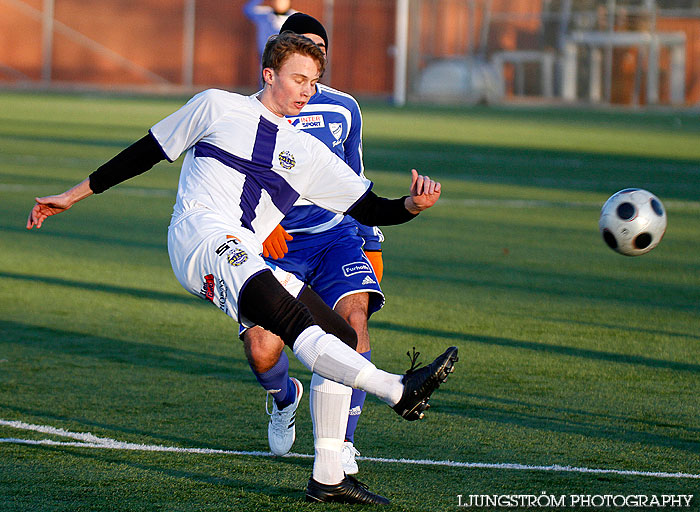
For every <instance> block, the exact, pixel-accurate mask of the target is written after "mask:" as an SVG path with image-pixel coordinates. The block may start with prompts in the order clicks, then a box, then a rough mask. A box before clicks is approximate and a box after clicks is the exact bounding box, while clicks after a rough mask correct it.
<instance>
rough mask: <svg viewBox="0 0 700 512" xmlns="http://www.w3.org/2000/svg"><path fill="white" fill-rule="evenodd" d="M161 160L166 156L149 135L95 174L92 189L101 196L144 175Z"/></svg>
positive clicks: (101, 167)
mask: <svg viewBox="0 0 700 512" xmlns="http://www.w3.org/2000/svg"><path fill="white" fill-rule="evenodd" d="M161 160H165V154H163V150H162V149H161V147H160V144H158V141H157V140H156V139H155V137H153V135H151V134H150V133H149V134H148V135H146V136H145V137H144V138H142V139H140V140H138V141H136V142H134V143H133V144H132V145H131V146H129V147H128V148H126V149H125V150H124V151H122V152H121V153H119V154H118V155H117V156H115V157H114V158H112V159H111V160H110V161H109V162H107V163H105V164H103V165H101V166H100V167H99V168H98V169H97V170H96V171H95V172H93V173H92V174H91V175H90V188H91V189H92V191H93V192H94V193H95V194H101V193H102V192H104V191H105V190H107V189H108V188H110V187H113V186H114V185H118V184H119V183H121V182H122V181H126V180H128V179H129V178H133V177H134V176H138V175H139V174H143V173H144V172H146V171H147V170H149V169H150V168H151V167H153V166H154V165H156V164H157V163H158V162H160V161H161Z"/></svg>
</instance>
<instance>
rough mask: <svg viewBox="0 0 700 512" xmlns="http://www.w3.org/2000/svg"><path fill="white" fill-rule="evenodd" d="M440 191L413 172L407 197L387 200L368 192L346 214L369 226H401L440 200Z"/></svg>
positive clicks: (426, 179)
mask: <svg viewBox="0 0 700 512" xmlns="http://www.w3.org/2000/svg"><path fill="white" fill-rule="evenodd" d="M441 189H442V187H441V186H440V183H438V182H436V181H433V180H431V179H430V178H429V177H427V176H421V175H420V174H418V172H417V171H416V170H415V169H412V170H411V188H410V195H408V196H404V197H402V198H400V199H386V198H383V197H378V196H377V195H376V194H374V193H373V192H371V191H370V192H369V193H367V194H366V195H365V196H364V197H363V198H362V199H361V200H360V201H358V202H357V203H356V204H355V205H354V206H353V207H352V208H350V209H349V210H348V211H347V215H350V216H351V217H353V218H354V219H357V220H358V221H359V222H361V223H362V224H365V225H368V226H392V225H395V224H403V223H404V222H408V221H409V220H411V219H413V218H414V217H415V216H416V215H418V214H419V213H420V212H422V211H423V210H425V209H426V208H430V207H431V206H433V205H434V204H435V203H436V202H437V200H438V199H439V198H440V192H441Z"/></svg>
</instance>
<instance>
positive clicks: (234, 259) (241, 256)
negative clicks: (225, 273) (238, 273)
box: [226, 249, 248, 267]
mask: <svg viewBox="0 0 700 512" xmlns="http://www.w3.org/2000/svg"><path fill="white" fill-rule="evenodd" d="M226 261H228V262H229V265H232V266H234V267H240V266H241V265H243V264H244V263H245V262H246V261H248V253H247V252H245V251H244V250H243V249H232V250H230V251H229V252H228V253H227V254H226Z"/></svg>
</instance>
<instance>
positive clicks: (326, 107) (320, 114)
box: [282, 84, 384, 251]
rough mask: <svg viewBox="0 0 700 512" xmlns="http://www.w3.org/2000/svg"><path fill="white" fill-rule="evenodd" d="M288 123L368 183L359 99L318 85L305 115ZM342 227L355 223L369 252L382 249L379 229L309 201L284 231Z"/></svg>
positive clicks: (291, 214) (296, 209)
mask: <svg viewBox="0 0 700 512" xmlns="http://www.w3.org/2000/svg"><path fill="white" fill-rule="evenodd" d="M288 119H289V122H290V123H291V124H292V126H295V127H297V128H299V129H300V130H303V131H305V132H306V133H308V134H310V135H313V136H314V137H316V138H317V139H318V140H320V141H321V142H323V143H324V144H325V145H326V146H327V147H328V148H329V149H330V150H331V151H333V152H334V153H335V154H336V155H338V157H339V158H340V159H342V160H343V161H345V162H346V163H347V164H348V165H349V166H350V167H351V168H352V170H353V171H355V173H356V174H357V175H358V176H360V177H361V178H362V179H366V178H365V176H364V164H363V162H362V114H361V112H360V106H359V105H358V103H357V101H356V100H355V98H353V97H352V96H350V95H349V94H346V93H343V92H340V91H337V90H335V89H333V88H331V87H328V86H327V85H323V84H317V85H316V94H314V95H313V96H312V97H311V99H310V100H309V102H308V104H307V105H306V106H305V107H304V108H303V109H302V110H301V113H300V114H299V115H298V116H293V117H289V118H288ZM338 186H339V187H340V186H341V185H340V184H339V185H338ZM341 223H355V224H356V225H357V226H358V234H359V235H360V236H361V237H362V238H363V239H364V248H365V249H366V250H370V251H372V250H374V251H378V250H380V249H381V242H382V241H383V240H384V237H383V235H382V232H381V231H380V230H379V228H376V227H368V226H364V225H362V224H360V223H359V222H357V221H356V220H354V219H352V218H350V217H344V216H343V215H335V214H333V213H331V212H329V211H328V210H324V209H322V208H319V207H318V206H316V205H314V204H312V203H310V202H309V201H304V200H300V201H297V203H295V205H294V208H292V209H291V210H290V211H289V212H288V213H287V216H286V217H285V218H284V220H283V221H282V227H283V228H284V229H285V230H286V231H287V232H288V233H291V234H292V235H293V234H295V233H304V234H317V233H323V232H326V231H328V230H329V229H331V228H334V227H335V226H338V225H339V224H341ZM293 243H294V242H292V244H293Z"/></svg>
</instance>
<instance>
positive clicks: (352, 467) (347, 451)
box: [340, 441, 360, 475]
mask: <svg viewBox="0 0 700 512" xmlns="http://www.w3.org/2000/svg"><path fill="white" fill-rule="evenodd" d="M357 455H360V452H358V451H357V448H355V446H354V445H353V444H352V443H351V442H350V441H345V442H344V443H343V450H342V451H341V452H340V462H341V463H342V464H343V471H345V474H346V475H356V474H357V472H358V471H360V469H359V468H358V467H357V461H356V460H355V456H357Z"/></svg>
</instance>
